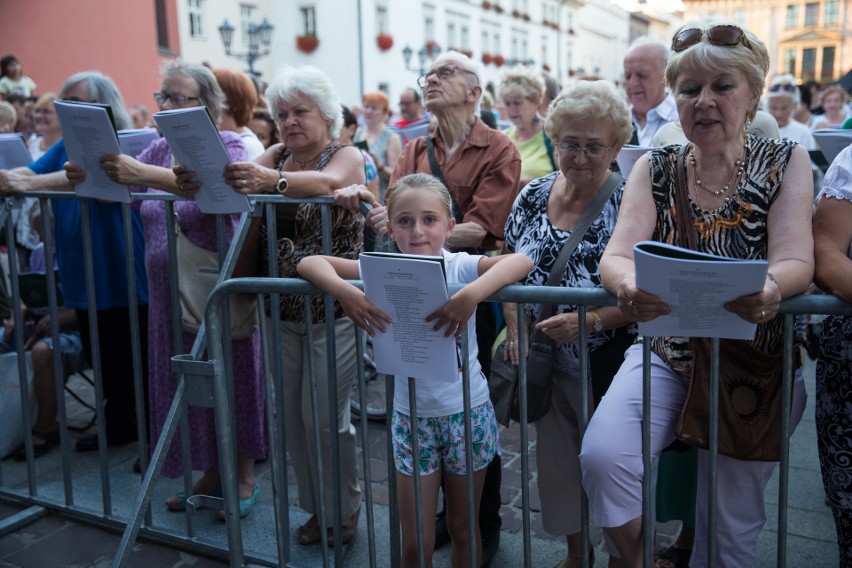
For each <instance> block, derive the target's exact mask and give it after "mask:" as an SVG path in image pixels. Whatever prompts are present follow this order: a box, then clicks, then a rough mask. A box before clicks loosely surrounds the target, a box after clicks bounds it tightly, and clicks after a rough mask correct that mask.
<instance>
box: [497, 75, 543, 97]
mask: <svg viewBox="0 0 852 568" xmlns="http://www.w3.org/2000/svg"><path fill="white" fill-rule="evenodd" d="M498 92H499V93H500V98H501V99H504V100H505V99H506V97H509V96H511V95H514V94H520V95H521V96H523V97H524V98H525V99H527V100H528V101H532V102H534V103H535V104H540V103H541V97H542V95H543V94H544V79H543V78H542V76H541V73H539V72H538V71H535V70H533V69H529V68H523V67H522V68H518V69H510V70H508V71H506V72H505V73H503V76H502V77H501V78H500V87H499V91H498Z"/></svg>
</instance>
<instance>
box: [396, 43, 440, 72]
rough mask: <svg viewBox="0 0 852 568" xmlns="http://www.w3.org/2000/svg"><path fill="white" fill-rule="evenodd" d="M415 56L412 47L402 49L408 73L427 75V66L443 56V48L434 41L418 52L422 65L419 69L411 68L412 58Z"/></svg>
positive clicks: (407, 46)
mask: <svg viewBox="0 0 852 568" xmlns="http://www.w3.org/2000/svg"><path fill="white" fill-rule="evenodd" d="M412 55H414V50H413V49H411V46H409V45H406V46H405V47H404V48H403V49H402V59H403V61H405V68H406V69H407V70H408V71H413V72H414V73H417V74H418V75H424V74H425V73H426V65H427V63H431V62H432V61H435V59H437V58H438V56H439V55H441V46H440V45H438V44H437V43H435V42H434V41H428V42H426V44H425V45H424V46H423V47H421V48H420V49H418V50H417V59H418V62H419V64H420V66H419V67H412V66H411V56H412Z"/></svg>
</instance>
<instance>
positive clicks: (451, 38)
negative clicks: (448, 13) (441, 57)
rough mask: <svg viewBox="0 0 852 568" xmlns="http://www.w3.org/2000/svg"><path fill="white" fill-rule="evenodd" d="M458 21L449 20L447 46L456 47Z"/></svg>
mask: <svg viewBox="0 0 852 568" xmlns="http://www.w3.org/2000/svg"><path fill="white" fill-rule="evenodd" d="M456 45H458V44H457V43H456V23H455V22H454V21H452V20H449V21H447V47H456Z"/></svg>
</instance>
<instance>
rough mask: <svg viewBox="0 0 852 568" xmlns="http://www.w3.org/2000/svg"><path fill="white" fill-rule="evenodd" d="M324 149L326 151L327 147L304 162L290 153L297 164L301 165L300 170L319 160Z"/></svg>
mask: <svg viewBox="0 0 852 568" xmlns="http://www.w3.org/2000/svg"><path fill="white" fill-rule="evenodd" d="M324 151H325V148H323V149H322V150H320V151H319V153H317V154H316V155H315V156H313V157H311V158H308V159H307V160H305V161H304V162H303V161H301V160H299V159H298V158H297V157H296V156H295V155H293V154H290V158H292V159H293V161H294V162H295V163H296V165H297V166H299V169H300V170H304V169H305V168H306V167H307V165H308V164H310V163H313V162H315V161H316V160H317V158H319V157H320V154H322V153H323V152H324Z"/></svg>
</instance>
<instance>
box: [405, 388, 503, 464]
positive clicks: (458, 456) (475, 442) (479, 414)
mask: <svg viewBox="0 0 852 568" xmlns="http://www.w3.org/2000/svg"><path fill="white" fill-rule="evenodd" d="M392 416H393V422H392V426H391V429H392V433H393V461H394V464H395V465H396V469H397V471H399V472H400V473H401V474H403V475H408V476H413V475H414V465H413V462H412V459H411V458H412V449H411V419H410V418H409V416H407V415H405V414H402V413H400V412H397V411H396V410H394V411H393V414H392ZM470 426H471V432H472V437H473V439H472V440H471V450H472V451H473V470H474V471H480V470H483V469H485V468H486V467H488V464H489V463H491V460H492V459H494V456H495V455H496V454H497V453H498V452H499V451H500V437H499V436H498V435H497V420H496V419H495V418H494V407H493V406H491V401H490V400H489V401H488V402H486V403H485V404H481V405H479V406H477V407H476V408H473V409H471V411H470ZM417 433H418V436H417V440H418V444H419V448H418V449H419V453H420V475H429V474H430V473H434V472H436V471H438V469H439V468H441V467H443V469H444V470H445V471H447V472H449V473H453V474H456V475H465V473H467V459H466V457H465V447H464V445H465V443H464V412H459V413H458V414H452V415H450V416H430V417H424V418H418V419H417Z"/></svg>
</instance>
